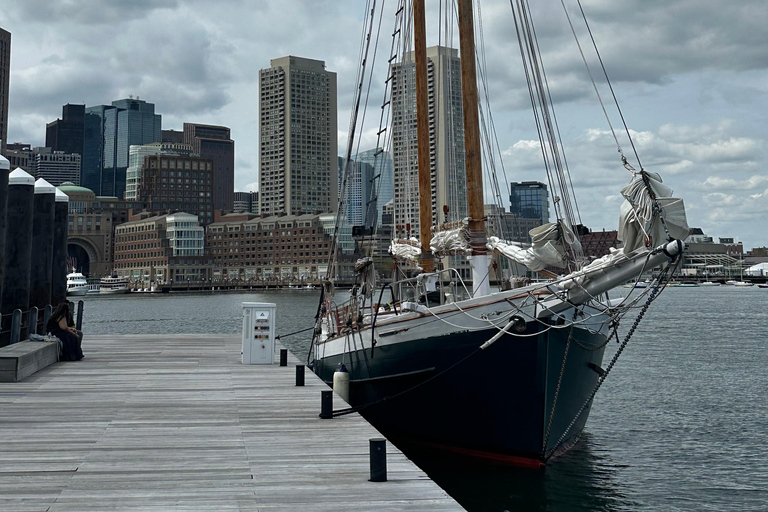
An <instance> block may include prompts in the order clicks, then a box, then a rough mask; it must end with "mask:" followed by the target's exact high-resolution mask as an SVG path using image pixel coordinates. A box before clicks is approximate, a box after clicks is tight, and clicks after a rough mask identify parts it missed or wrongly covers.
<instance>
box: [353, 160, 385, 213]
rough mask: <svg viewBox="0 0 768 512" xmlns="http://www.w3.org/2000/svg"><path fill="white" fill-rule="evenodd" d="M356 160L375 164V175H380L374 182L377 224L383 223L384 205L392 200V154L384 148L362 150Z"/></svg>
mask: <svg viewBox="0 0 768 512" xmlns="http://www.w3.org/2000/svg"><path fill="white" fill-rule="evenodd" d="M355 160H356V161H358V162H363V163H366V164H369V165H372V166H373V170H374V175H375V176H378V178H377V179H376V181H375V182H374V186H375V187H376V190H374V191H373V193H375V194H376V210H377V221H376V222H377V224H378V225H379V226H381V225H382V222H383V219H384V205H385V204H387V203H388V202H390V201H391V200H392V197H394V196H393V191H392V187H393V177H392V155H391V154H390V153H389V152H388V151H384V150H383V149H369V150H368V151H361V152H359V153H358V154H357V156H355Z"/></svg>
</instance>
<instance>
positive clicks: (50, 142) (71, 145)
mask: <svg viewBox="0 0 768 512" xmlns="http://www.w3.org/2000/svg"><path fill="white" fill-rule="evenodd" d="M84 123H85V105H71V104H69V103H68V104H66V105H64V106H63V107H62V108H61V119H57V120H55V121H53V122H50V123H48V124H47V125H46V126H45V147H47V148H51V151H62V152H64V153H70V154H78V155H80V156H82V155H83V124H84Z"/></svg>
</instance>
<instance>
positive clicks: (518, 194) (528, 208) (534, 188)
mask: <svg viewBox="0 0 768 512" xmlns="http://www.w3.org/2000/svg"><path fill="white" fill-rule="evenodd" d="M509 211H510V212H512V213H514V214H515V215H517V216H518V217H520V218H524V219H538V220H539V221H540V225H541V224H546V223H547V222H549V193H548V192H547V185H545V184H544V183H540V182H538V181H522V182H519V183H518V182H512V183H510V184H509Z"/></svg>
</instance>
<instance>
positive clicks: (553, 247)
mask: <svg viewBox="0 0 768 512" xmlns="http://www.w3.org/2000/svg"><path fill="white" fill-rule="evenodd" d="M529 234H530V235H531V242H532V243H531V247H528V248H523V245H522V244H520V243H517V242H506V241H503V240H500V239H499V238H497V237H491V238H490V239H489V241H488V244H487V247H488V249H491V250H493V251H498V252H499V253H501V254H502V255H504V256H505V257H507V258H509V259H511V260H514V261H516V262H518V263H520V264H522V265H525V266H526V267H528V268H529V269H531V270H532V271H534V272H536V271H539V270H544V268H546V267H558V268H563V267H565V266H566V265H567V261H566V257H565V252H566V251H565V247H564V244H563V242H565V243H566V244H568V245H570V246H572V247H574V248H580V247H581V243H580V242H579V239H578V237H577V236H576V235H575V234H574V233H573V231H572V230H571V229H570V228H569V227H568V226H566V225H565V224H564V223H562V222H560V223H554V222H550V223H548V224H544V225H543V226H539V227H537V228H533V229H532V230H530V231H529Z"/></svg>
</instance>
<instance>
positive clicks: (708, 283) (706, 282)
mask: <svg viewBox="0 0 768 512" xmlns="http://www.w3.org/2000/svg"><path fill="white" fill-rule="evenodd" d="M700 286H720V283H715V282H713V281H704V282H703V283H701V284H700Z"/></svg>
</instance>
